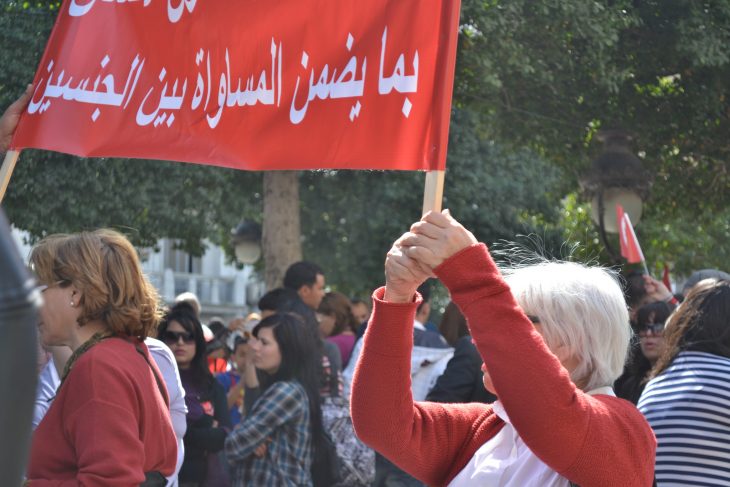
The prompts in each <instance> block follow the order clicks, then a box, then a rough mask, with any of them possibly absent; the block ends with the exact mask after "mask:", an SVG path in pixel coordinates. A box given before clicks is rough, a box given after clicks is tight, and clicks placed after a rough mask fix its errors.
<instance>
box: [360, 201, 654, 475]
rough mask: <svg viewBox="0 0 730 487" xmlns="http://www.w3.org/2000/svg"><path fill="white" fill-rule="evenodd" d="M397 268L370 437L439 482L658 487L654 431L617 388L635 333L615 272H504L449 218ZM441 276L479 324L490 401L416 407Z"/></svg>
mask: <svg viewBox="0 0 730 487" xmlns="http://www.w3.org/2000/svg"><path fill="white" fill-rule="evenodd" d="M385 271H386V286H385V287H384V288H381V289H378V290H377V291H375V293H374V294H373V301H374V309H373V315H372V317H371V323H370V325H369V326H368V330H367V332H366V335H365V338H364V340H365V342H364V346H363V351H362V355H361V358H360V362H359V364H358V367H357V370H356V373H355V378H354V383H353V392H352V419H353V422H354V425H355V429H356V431H357V434H358V436H360V438H361V439H362V440H363V441H365V443H368V444H369V445H370V446H372V447H373V448H375V449H376V450H378V451H380V452H381V453H383V454H384V455H385V456H386V457H388V458H389V459H390V460H392V461H393V462H394V463H396V464H397V465H398V466H400V467H401V468H403V469H404V470H405V471H407V472H409V473H410V474H412V475H414V476H415V477H417V478H418V479H420V480H422V481H424V482H426V483H427V484H429V485H450V486H470V485H482V486H500V487H503V486H531V485H536V486H537V485H539V486H569V485H575V484H577V485H580V486H582V487H586V486H616V485H621V486H640V487H648V486H650V485H652V480H653V472H654V454H655V450H656V440H655V438H654V434H653V433H652V431H651V428H650V427H649V425H648V423H647V422H646V420H645V419H644V418H643V417H642V415H641V413H639V411H638V410H637V409H636V408H635V407H634V405H633V404H631V403H629V402H628V401H625V400H623V399H618V398H616V397H615V396H614V395H613V393H612V390H611V387H610V385H611V384H612V383H613V381H614V380H615V379H616V377H618V376H619V375H620V374H621V370H622V368H623V362H624V359H625V356H626V352H627V350H628V345H629V339H630V333H631V332H630V329H629V319H628V312H627V310H626V305H625V303H624V300H623V295H622V293H621V289H620V287H619V285H618V283H617V282H616V280H615V279H614V278H613V277H612V276H611V275H610V274H609V273H607V272H606V271H604V270H601V269H596V268H588V267H585V266H581V265H578V264H571V263H546V264H543V265H537V266H528V267H524V268H522V269H517V270H514V271H513V272H511V273H510V274H509V275H508V276H507V277H506V278H503V277H502V275H501V274H500V272H499V270H498V269H497V267H496V265H495V264H494V262H493V261H492V259H491V257H490V256H489V252H488V251H487V248H486V247H485V246H484V245H483V244H478V243H477V241H476V239H475V238H474V236H473V235H472V234H471V233H470V232H469V231H467V230H466V229H465V228H464V227H463V226H461V225H460V224H459V223H458V222H457V221H456V220H454V219H453V218H452V217H451V216H450V215H449V214H448V212H444V213H429V214H428V215H426V216H425V217H424V218H423V219H422V220H421V221H420V222H418V223H415V224H414V225H413V226H412V227H411V231H410V232H408V233H406V234H405V235H403V236H402V237H401V238H400V239H399V240H398V241H396V243H395V245H394V246H393V248H392V249H391V251H390V252H389V253H388V257H387V259H386V264H385ZM431 274H435V275H436V276H437V277H439V278H440V279H441V281H442V282H443V283H444V284H445V285H446V287H447V288H448V289H449V291H450V292H451V297H452V300H453V301H454V302H456V303H457V305H458V306H459V308H460V309H461V310H462V312H463V313H464V315H465V316H466V318H467V321H468V323H469V327H470V330H471V334H472V337H473V338H474V340H475V342H476V345H477V348H478V349H479V352H480V354H481V355H482V358H483V359H484V362H485V365H484V367H483V371H484V385H485V387H486V388H487V389H488V390H489V391H491V392H493V393H494V394H496V395H497V397H498V399H499V400H498V401H497V402H495V403H494V404H492V405H485V404H437V403H429V402H418V403H414V402H413V400H412V396H411V394H410V388H409V380H410V349H411V346H412V329H411V328H412V323H413V315H414V313H415V309H416V306H417V305H418V302H419V301H420V297H419V296H418V295H417V294H416V288H417V287H418V285H419V284H420V283H421V282H422V281H423V280H424V279H425V278H427V277H429V276H430V275H431Z"/></svg>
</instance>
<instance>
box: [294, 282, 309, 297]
mask: <svg viewBox="0 0 730 487" xmlns="http://www.w3.org/2000/svg"><path fill="white" fill-rule="evenodd" d="M311 292H312V286H307V285H306V284H302V286H301V287H300V288H299V289H297V293H299V296H300V297H302V298H304V297H305V296H309V295H310V294H311Z"/></svg>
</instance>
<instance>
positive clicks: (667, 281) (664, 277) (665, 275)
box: [662, 264, 672, 293]
mask: <svg viewBox="0 0 730 487" xmlns="http://www.w3.org/2000/svg"><path fill="white" fill-rule="evenodd" d="M662 282H663V283H664V285H665V286H667V289H669V292H670V293H671V292H672V279H671V278H670V277H669V266H668V265H667V264H664V273H663V274H662Z"/></svg>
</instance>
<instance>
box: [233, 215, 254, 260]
mask: <svg viewBox="0 0 730 487" xmlns="http://www.w3.org/2000/svg"><path fill="white" fill-rule="evenodd" d="M231 241H232V242H233V246H234V250H235V253H236V260H237V261H238V262H240V263H241V264H253V263H254V262H256V261H257V260H259V258H260V257H261V226H260V225H259V224H258V223H256V222H254V221H251V220H242V221H241V223H239V224H238V226H237V227H236V228H234V229H233V230H231Z"/></svg>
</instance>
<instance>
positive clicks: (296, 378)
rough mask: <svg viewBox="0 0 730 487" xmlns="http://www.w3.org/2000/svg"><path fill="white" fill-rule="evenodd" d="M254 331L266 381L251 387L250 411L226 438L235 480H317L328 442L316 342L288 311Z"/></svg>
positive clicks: (255, 352) (256, 355)
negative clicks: (314, 474)
mask: <svg viewBox="0 0 730 487" xmlns="http://www.w3.org/2000/svg"><path fill="white" fill-rule="evenodd" d="M253 335H254V339H252V340H251V345H250V346H251V352H252V353H253V364H254V366H255V367H256V369H258V370H260V371H261V372H263V374H262V383H261V384H260V385H259V387H256V388H247V390H246V395H245V401H246V406H247V407H246V410H247V415H246V416H245V417H244V418H243V420H242V421H241V422H240V423H239V424H238V426H237V427H236V428H235V429H234V430H233V432H232V433H231V434H230V435H229V436H228V438H227V439H226V456H227V458H228V461H229V463H230V464H231V465H232V467H233V484H234V485H236V486H243V485H252V486H260V485H277V486H278V485H298V486H299V485H305V486H306V485H312V484H313V479H312V472H311V470H312V464H313V462H314V461H315V459H316V458H317V457H318V455H321V454H322V453H323V452H324V448H325V446H324V441H325V439H324V436H323V434H322V431H323V429H322V413H321V408H320V397H319V385H320V384H319V379H320V375H319V374H320V367H321V366H320V362H319V357H320V355H319V354H318V353H317V351H318V347H317V344H316V342H315V340H314V337H313V335H312V333H310V332H309V331H307V330H306V328H305V325H304V323H303V321H302V319H301V318H300V317H299V316H297V315H294V314H288V313H277V314H274V315H272V316H269V317H267V318H265V319H264V320H262V321H261V322H260V323H259V324H258V325H256V327H255V328H254V330H253ZM247 385H250V381H247ZM249 404H251V406H250V407H249Z"/></svg>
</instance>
